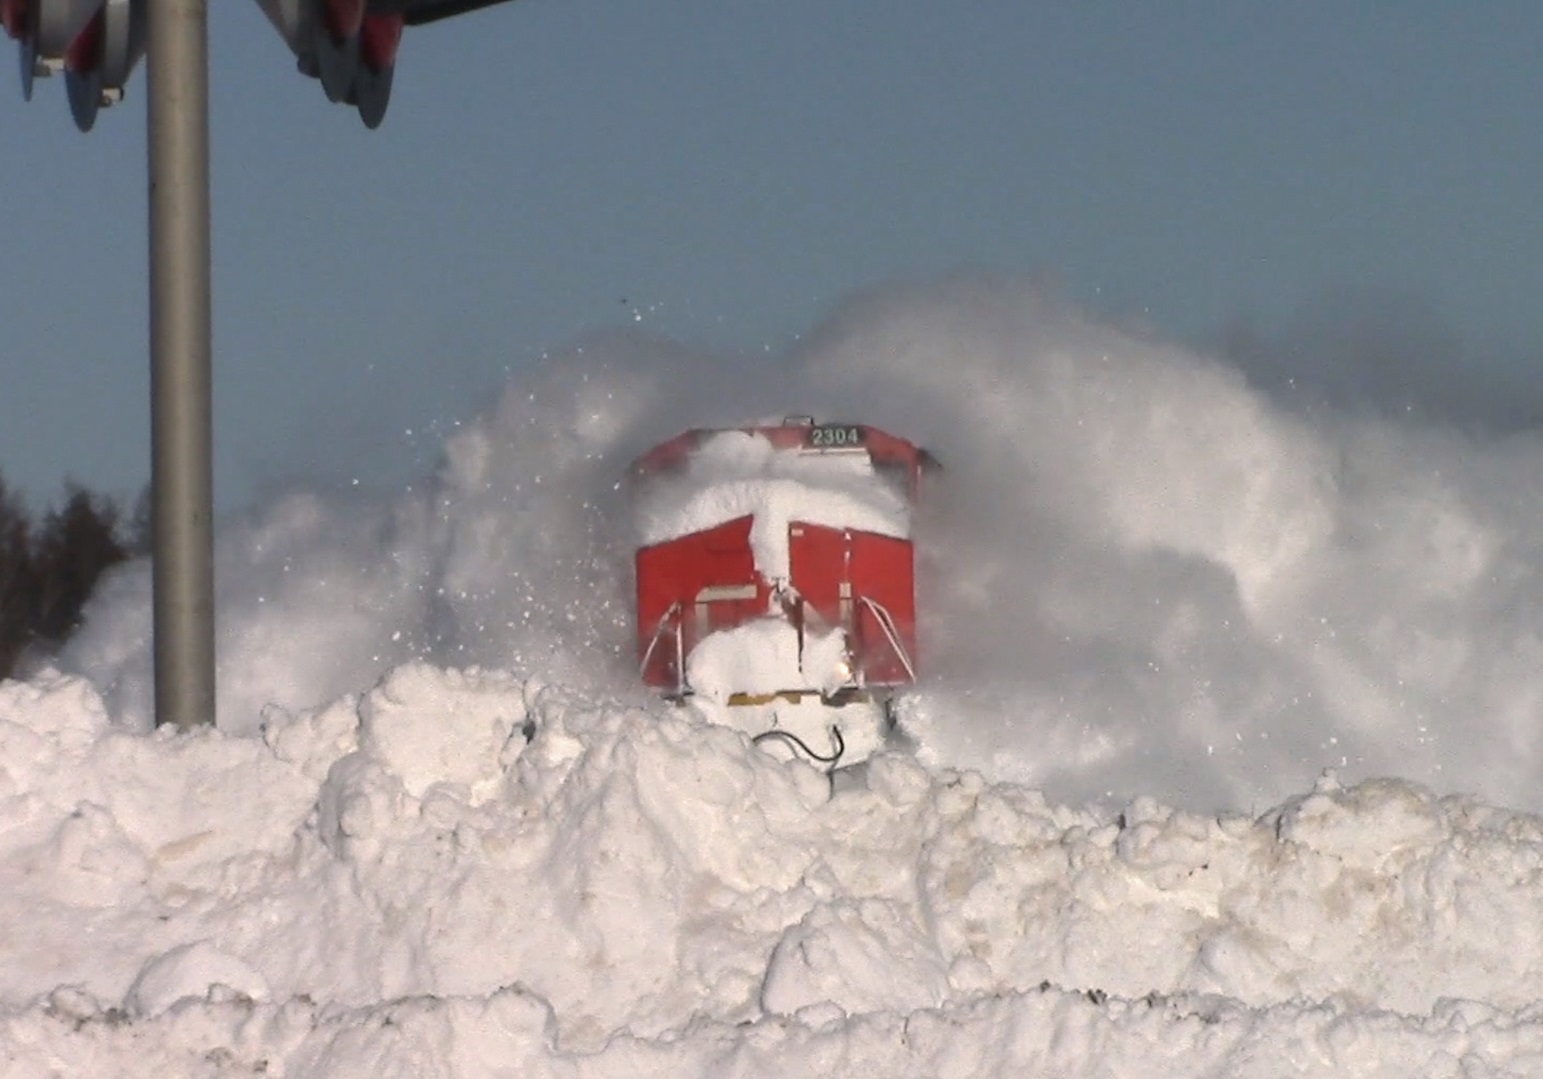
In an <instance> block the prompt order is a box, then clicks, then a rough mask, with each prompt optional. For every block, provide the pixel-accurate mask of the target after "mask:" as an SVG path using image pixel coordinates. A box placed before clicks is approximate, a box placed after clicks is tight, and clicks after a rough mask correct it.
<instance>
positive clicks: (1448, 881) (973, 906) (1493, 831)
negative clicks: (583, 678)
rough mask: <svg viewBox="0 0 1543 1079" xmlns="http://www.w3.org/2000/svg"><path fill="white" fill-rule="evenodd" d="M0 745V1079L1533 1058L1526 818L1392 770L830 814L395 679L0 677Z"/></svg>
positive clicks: (522, 689)
mask: <svg viewBox="0 0 1543 1079" xmlns="http://www.w3.org/2000/svg"><path fill="white" fill-rule="evenodd" d="M0 759H3V760H4V761H5V769H6V770H5V773H4V776H5V783H4V787H3V814H4V819H5V820H6V821H7V822H8V823H7V826H6V828H5V830H4V832H3V833H0V875H3V877H4V881H3V886H0V925H5V926H7V927H9V930H8V938H9V940H10V942H11V943H10V945H9V946H8V955H7V962H6V964H5V965H4V967H3V968H0V1043H3V1044H5V1045H6V1046H7V1053H8V1056H7V1057H6V1058H5V1067H4V1068H3V1069H0V1075H4V1076H7V1077H9V1076H17V1077H20V1076H37V1075H46V1074H50V1073H51V1071H50V1069H52V1073H53V1074H69V1075H76V1076H80V1075H115V1076H135V1075H145V1076H150V1075H163V1074H178V1075H185V1074H211V1075H215V1074H221V1075H223V1074H230V1075H235V1074H250V1073H252V1072H259V1071H262V1072H265V1073H266V1074H270V1075H284V1076H287V1077H292V1079H293V1077H304V1076H328V1077H338V1076H352V1075H358V1076H366V1075H369V1076H380V1075H403V1076H407V1075H414V1076H424V1075H445V1076H461V1075H467V1076H470V1075H499V1074H509V1075H514V1074H519V1075H527V1076H528V1075H548V1074H550V1075H575V1074H578V1075H595V1076H609V1075H630V1074H637V1073H638V1072H639V1071H645V1072H646V1071H650V1070H668V1071H669V1072H670V1073H671V1074H682V1075H703V1076H709V1075H724V1074H737V1075H745V1076H758V1075H768V1076H770V1075H783V1074H787V1073H788V1072H789V1071H790V1070H793V1071H805V1072H808V1073H812V1074H828V1075H858V1074H875V1073H877V1074H889V1075H935V1076H951V1075H952V1076H964V1075H981V1074H1006V1073H1010V1072H1012V1071H1014V1070H1023V1069H1030V1070H1032V1069H1042V1070H1049V1071H1052V1072H1060V1073H1066V1072H1085V1071H1086V1070H1087V1069H1088V1066H1089V1064H1090V1062H1097V1066H1096V1068H1094V1070H1098V1071H1101V1072H1103V1073H1120V1072H1122V1071H1125V1070H1130V1069H1135V1070H1139V1071H1140V1072H1141V1073H1142V1074H1145V1075H1152V1076H1164V1075H1174V1076H1178V1075H1186V1076H1188V1075H1196V1074H1228V1075H1278V1074H1282V1073H1283V1072H1286V1073H1291V1074H1325V1075H1327V1074H1335V1073H1338V1074H1352V1073H1353V1074H1394V1073H1395V1072H1396V1071H1398V1070H1399V1069H1402V1073H1403V1074H1411V1073H1414V1074H1421V1075H1446V1074H1450V1075H1456V1074H1472V1073H1473V1071H1474V1070H1475V1069H1478V1070H1479V1071H1480V1073H1483V1074H1526V1073H1528V1072H1529V1071H1532V1070H1533V1069H1535V1068H1537V1067H1539V1066H1543V1013H1540V1011H1539V1009H1538V1006H1537V1005H1536V1003H1535V1002H1536V1001H1537V1000H1539V999H1543V954H1540V952H1543V944H1540V942H1539V940H1538V937H1537V934H1536V933H1535V932H1534V931H1533V927H1535V926H1536V925H1537V924H1539V920H1540V919H1543V822H1540V821H1539V820H1538V819H1536V818H1534V817H1530V816H1525V815H1521V814H1515V813H1509V812H1505V811H1501V810H1498V809H1494V808H1492V807H1487V806H1484V805H1482V804H1479V803H1477V802H1475V801H1472V800H1470V799H1462V798H1453V797H1448V798H1438V797H1436V796H1434V795H1433V794H1432V793H1430V792H1429V791H1427V790H1425V789H1423V788H1421V787H1418V786H1416V785H1413V784H1410V783H1406V782H1402V781H1393V780H1384V781H1374V782H1367V783H1363V784H1360V785H1357V786H1353V787H1349V788H1344V787H1341V786H1339V785H1338V784H1337V783H1336V782H1334V781H1333V780H1332V779H1327V778H1326V779H1325V780H1323V781H1322V782H1321V783H1320V784H1319V785H1318V787H1317V788H1316V789H1314V790H1313V791H1312V792H1310V793H1308V794H1306V795H1303V796H1301V797H1298V798H1294V799H1292V800H1291V801H1289V802H1287V803H1285V804H1283V805H1281V806H1279V807H1277V808H1276V809H1273V810H1271V811H1269V812H1267V813H1265V814H1263V815H1261V816H1259V817H1257V818H1254V817H1247V816H1235V815H1227V816H1221V817H1207V816H1197V815H1193V814H1188V813H1185V812H1182V811H1178V810H1175V809H1172V808H1170V807H1167V806H1164V805H1162V804H1160V803H1158V802H1157V801H1155V800H1152V799H1149V798H1138V799H1136V800H1135V801H1133V802H1131V803H1130V804H1128V805H1127V806H1126V807H1125V808H1124V810H1123V811H1122V812H1119V813H1117V814H1114V815H1101V814H1097V813H1094V812H1091V811H1081V810H1074V809H1070V808H1067V807H1064V806H1057V805H1053V804H1051V803H1049V802H1047V801H1046V799H1045V798H1044V797H1043V796H1042V795H1040V794H1038V793H1035V792H1033V791H1030V790H1027V789H1024V788H1021V787H1015V786H1010V785H1001V784H991V783H988V782H987V781H985V780H984V779H982V777H981V776H979V775H978V774H975V773H969V772H954V771H950V770H944V771H941V772H936V773H933V772H929V771H927V770H926V769H924V768H923V767H922V766H921V765H920V764H919V763H918V762H917V761H916V760H914V759H913V758H911V757H908V756H903V755H901V756H896V755H885V756H880V757H878V758H876V759H875V760H874V761H872V762H871V764H870V765H869V766H868V770H867V775H866V780H865V782H864V783H863V784H862V785H860V786H855V787H852V788H851V789H846V790H843V791H842V792H840V793H838V794H837V795H836V796H835V797H831V796H830V792H829V788H828V786H827V783H826V780H825V777H824V776H823V775H822V774H821V773H819V772H818V771H815V770H814V769H812V768H810V767H807V766H805V765H803V764H799V763H797V762H784V761H780V760H775V759H773V758H772V757H771V756H770V755H768V754H766V753H764V752H761V751H759V750H757V749H755V748H754V747H752V746H751V745H750V744H749V742H748V741H747V740H746V739H745V737H744V736H742V735H740V734H738V733H736V732H733V731H730V730H727V729H725V728H721V727H716V726H711V725H707V724H703V723H701V722H700V721H699V720H697V719H695V718H694V717H693V715H692V714H691V713H690V712H688V711H685V710H678V709H673V708H670V707H668V706H664V705H660V706H656V707H652V708H648V709H638V708H631V707H625V706H620V705H615V704H605V703H602V702H596V701H593V700H590V699H587V698H585V697H584V696H582V695H579V694H575V693H574V692H572V691H571V690H566V689H563V688H562V687H557V686H549V685H548V686H544V685H541V684H539V683H537V682H535V681H533V680H529V679H519V678H516V677H514V676H513V675H510V674H507V673H501V672H489V671H478V670H464V671H457V670H447V669H442V668H437V667H433V666H429V665H426V664H410V665H407V666H404V667H400V668H397V669H395V670H394V671H392V672H391V673H390V674H389V675H388V676H387V677H386V678H385V679H383V680H382V682H381V683H380V684H379V685H377V686H376V687H375V688H374V689H372V690H370V691H369V692H368V693H366V694H364V695H363V696H362V697H360V698H345V699H343V700H340V701H338V702H335V703H334V704H332V705H329V706H327V707H325V708H322V709H318V710H314V711H307V712H302V713H298V714H292V715H291V714H273V715H271V716H270V719H269V723H268V725H267V727H266V728H265V730H264V732H263V737H262V738H261V739H251V738H232V737H228V736H226V735H222V734H218V733H213V732H209V733H204V734H198V735H191V736H170V735H159V734H158V735H156V736H154V737H144V736H141V735H133V734H127V733H124V732H122V731H118V730H115V729H113V728H112V727H111V726H110V725H109V724H108V723H107V722H106V721H105V718H104V715H103V710H102V704H101V700H100V698H99V697H98V696H97V694H96V693H95V692H94V691H93V690H92V689H91V688H90V687H89V686H87V685H86V684H85V683H84V682H82V681H81V680H79V679H75V678H70V677H66V676H61V675H50V676H47V677H43V678H41V679H39V680H37V681H35V682H34V683H31V684H28V685H21V684H18V683H7V684H5V686H4V687H3V690H0ZM1464 1069H1467V1071H1464ZM1486 1069H1487V1070H1486Z"/></svg>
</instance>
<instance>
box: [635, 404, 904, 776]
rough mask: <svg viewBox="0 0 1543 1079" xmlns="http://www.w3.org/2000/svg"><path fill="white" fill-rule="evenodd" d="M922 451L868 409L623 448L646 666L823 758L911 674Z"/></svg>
mask: <svg viewBox="0 0 1543 1079" xmlns="http://www.w3.org/2000/svg"><path fill="white" fill-rule="evenodd" d="M932 465H933V461H932V459H931V457H930V455H928V454H927V453H926V451H924V450H921V449H919V448H918V447H916V446H914V445H912V444H911V443H909V442H907V441H905V440H904V439H900V438H897V437H896V436H894V435H891V434H888V433H887V432H884V431H881V430H879V429H878V428H875V427H871V426H868V425H865V424H850V423H841V424H830V423H815V422H814V421H813V419H811V418H809V417H788V418H786V419H784V420H783V421H782V422H780V423H776V424H757V425H750V426H745V427H738V428H721V429H720V428H713V429H708V428H698V429H693V430H690V431H686V432H683V433H682V434H680V435H677V436H676V437H675V438H672V439H670V440H668V441H666V442H664V443H661V444H660V445H658V446H656V447H654V448H653V449H652V450H650V451H649V452H648V453H646V454H644V455H643V456H642V457H640V458H638V460H637V461H636V462H635V463H634V465H633V469H632V476H633V480H634V492H635V494H636V499H635V504H636V508H637V525H638V534H639V545H638V549H637V552H636V558H635V566H636V578H637V579H636V585H637V607H636V616H637V644H638V661H639V672H640V675H641V677H642V678H643V681H644V682H645V683H646V684H647V685H649V686H651V687H653V688H655V689H657V690H659V691H661V692H662V693H664V694H665V695H666V696H668V697H670V698H672V699H675V700H678V701H681V702H683V703H687V704H689V705H691V706H692V707H695V708H697V709H699V710H700V711H702V712H703V713H704V714H705V715H707V716H708V718H710V719H712V720H714V721H716V722H720V723H724V724H726V725H729V726H733V727H737V728H739V729H741V730H744V731H746V732H747V733H749V734H751V735H752V736H753V737H755V738H757V740H758V741H763V742H766V743H768V744H770V745H780V746H782V747H784V748H786V749H788V750H791V751H794V752H796V753H798V754H801V755H803V756H804V757H806V758H807V759H810V760H813V761H817V762H821V763H825V764H828V765H830V766H831V767H832V768H835V767H837V766H838V765H840V766H846V765H849V764H854V763H857V762H859V761H861V760H863V759H866V758H867V757H869V756H871V755H872V754H873V753H874V752H877V751H878V750H879V749H880V748H882V746H883V745H884V744H886V742H888V741H890V740H891V739H892V738H893V737H894V711H893V707H892V705H893V698H894V694H895V693H896V692H898V691H899V690H900V689H902V688H903V687H905V686H907V685H910V684H911V683H913V682H915V680H916V677H917V666H916V663H917V660H916V655H917V653H916V597H915V551H914V546H913V542H912V538H911V517H912V510H913V509H914V507H915V504H916V500H917V498H918V497H919V495H920V490H921V482H922V475H923V473H924V471H926V470H928V469H930V468H931V467H932Z"/></svg>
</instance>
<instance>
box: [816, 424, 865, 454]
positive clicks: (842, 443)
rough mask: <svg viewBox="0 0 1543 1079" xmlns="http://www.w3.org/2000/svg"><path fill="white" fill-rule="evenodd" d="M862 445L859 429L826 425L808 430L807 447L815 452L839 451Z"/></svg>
mask: <svg viewBox="0 0 1543 1079" xmlns="http://www.w3.org/2000/svg"><path fill="white" fill-rule="evenodd" d="M862 444H863V430H862V428H861V427H852V426H841V425H826V426H821V427H811V428H809V437H808V445H809V447H810V448H811V449H816V450H839V449H845V448H847V447H851V446H861V445H862Z"/></svg>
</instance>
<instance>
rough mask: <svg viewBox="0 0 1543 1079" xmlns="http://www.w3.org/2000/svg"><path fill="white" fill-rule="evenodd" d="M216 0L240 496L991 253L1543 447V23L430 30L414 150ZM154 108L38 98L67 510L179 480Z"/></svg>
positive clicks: (624, 25)
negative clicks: (638, 337)
mask: <svg viewBox="0 0 1543 1079" xmlns="http://www.w3.org/2000/svg"><path fill="white" fill-rule="evenodd" d="M211 8H212V11H211V14H210V19H211V68H212V73H213V99H212V102H211V123H212V141H213V148H214V163H213V169H214V185H215V186H214V193H213V200H214V201H213V205H214V218H215V221H214V228H215V235H214V259H215V281H214V290H215V311H214V317H215V364H216V371H215V380H216V381H215V386H216V389H215V393H216V402H215V407H216V413H215V422H216V448H215V452H216V462H215V463H216V471H215V476H216V488H217V500H218V502H219V505H220V507H221V508H222V509H223V510H227V511H228V510H231V509H235V508H239V507H241V506H243V505H246V504H249V503H250V502H251V501H252V500H254V499H256V498H260V497H262V495H263V494H264V493H265V492H268V491H271V490H273V489H275V488H280V487H284V486H287V485H290V484H293V483H297V482H306V483H322V484H328V485H332V484H351V483H353V482H354V481H358V482H359V483H361V484H364V485H367V486H371V487H385V488H390V487H392V486H396V485H400V484H403V483H407V482H410V481H411V480H412V479H413V478H414V477H416V476H417V475H420V474H422V473H423V472H425V471H426V470H428V469H429V468H430V467H432V465H433V463H434V461H435V459H436V457H437V454H438V451H439V447H440V443H441V441H442V438H443V436H444V434H445V432H447V431H449V430H451V429H453V428H454V427H455V426H456V425H457V424H458V423H460V422H463V421H465V420H467V419H469V418H470V417H472V416H473V415H475V414H476V413H477V412H478V411H479V410H480V409H481V408H482V407H484V405H485V403H486V402H488V401H489V400H490V399H491V398H492V395H493V394H494V393H495V392H496V391H497V390H498V389H499V387H500V386H501V385H502V384H503V383H504V382H505V381H506V380H507V378H508V377H510V375H511V374H517V373H518V371H519V370H520V369H521V368H522V367H523V366H525V365H528V364H529V363H531V361H532V360H534V359H535V358H537V357H539V356H541V355H542V354H543V353H545V352H549V351H556V350H561V349H565V348H567V347H569V346H571V345H572V344H573V343H575V342H577V341H581V340H582V339H583V338H584V337H585V335H587V334H590V333H593V332H595V331H598V330H603V329H606V328H608V327H613V326H616V325H625V324H631V323H634V322H635V323H636V324H638V325H639V326H640V327H641V328H642V329H643V330H645V331H647V332H649V333H653V334H658V335H664V336H668V337H672V338H675V339H678V340H680V341H682V342H684V343H686V344H687V345H688V346H691V347H694V348H699V349H705V350H709V351H713V352H717V353H721V354H722V355H723V356H724V362H725V363H733V362H746V361H745V360H744V359H743V358H744V357H751V356H755V357H763V358H762V359H758V360H756V361H755V362H776V361H777V357H779V356H781V355H782V354H783V353H784V351H785V350H786V349H787V348H788V347H789V346H790V345H791V344H792V343H793V342H795V341H796V340H797V339H798V338H799V337H800V336H801V335H804V334H807V333H808V332H809V331H810V330H811V329H812V328H814V327H815V326H816V325H818V323H819V322H820V320H821V319H822V318H823V317H824V316H825V315H826V314H828V313H829V312H830V311H831V310H832V309H834V308H836V307H837V306H839V305H840V304H841V303H842V301H843V299H844V298H845V297H848V296H850V295H851V294H852V293H854V292H856V291H862V290H868V289H872V288H875V287H882V286H883V285H884V284H885V283H886V282H891V281H896V280H901V281H917V280H927V279H930V278H936V277H941V276H943V275H946V274H949V273H953V272H956V271H959V270H973V271H986V272H1000V273H1006V274H1021V275H1038V276H1041V277H1043V278H1044V279H1045V280H1046V281H1048V282H1052V283H1054V284H1055V286H1056V287H1058V288H1059V289H1061V290H1062V291H1063V292H1064V293H1065V294H1066V295H1067V296H1069V297H1070V298H1071V299H1073V300H1074V301H1076V302H1078V303H1080V304H1083V305H1085V306H1087V307H1089V308H1091V309H1093V310H1095V311H1098V312H1101V313H1104V314H1107V315H1108V316H1109V317H1111V318H1114V319H1117V320H1121V321H1135V322H1141V323H1145V324H1147V325H1150V326H1151V327H1152V328H1153V329H1154V330H1155V331H1156V332H1157V333H1159V334H1162V335H1166V336H1170V337H1174V338H1178V339H1182V340H1185V341H1190V342H1194V343H1197V344H1199V345H1201V346H1203V347H1214V348H1218V349H1223V348H1225V349H1228V350H1231V351H1232V352H1234V353H1235V354H1236V355H1237V357H1238V360H1239V362H1240V363H1242V364H1244V366H1245V367H1247V368H1248V369H1249V370H1250V373H1251V374H1253V375H1254V376H1255V377H1257V378H1259V379H1260V380H1262V381H1265V382H1273V383H1284V382H1285V380H1287V379H1292V380H1295V382H1294V383H1293V384H1296V383H1297V382H1300V383H1303V384H1307V385H1309V386H1310V387H1313V388H1315V389H1316V390H1317V391H1319V392H1320V394H1321V396H1323V397H1327V398H1330V399H1337V398H1344V399H1347V400H1349V399H1354V400H1355V401H1356V402H1362V401H1370V402H1371V403H1373V404H1389V403H1391V404H1394V405H1397V404H1399V403H1400V402H1407V403H1409V404H1410V405H1411V406H1418V407H1420V408H1421V409H1422V410H1424V411H1427V412H1432V413H1435V414H1436V415H1438V417H1439V416H1441V415H1443V414H1448V415H1449V417H1450V418H1451V419H1453V420H1455V421H1458V422H1462V423H1465V424H1477V425H1485V424H1490V425H1493V426H1496V427H1500V428H1505V429H1514V428H1517V427H1528V426H1531V425H1532V424H1533V421H1534V420H1537V421H1538V422H1543V404H1540V402H1543V390H1540V389H1539V388H1538V387H1539V384H1540V383H1543V375H1540V374H1538V371H1539V363H1538V361H1539V359H1540V358H1543V311H1540V308H1539V305H1538V302H1537V297H1538V295H1539V293H1540V288H1539V286H1540V284H1543V214H1540V213H1539V212H1538V209H1537V190H1538V188H1537V185H1538V178H1539V177H1540V176H1543V124H1540V122H1539V117H1540V115H1543V62H1540V60H1539V45H1540V43H1543V9H1539V8H1538V7H1537V6H1536V5H1531V4H1523V3H1493V4H1487V5H1483V6H1482V7H1474V8H1468V9H1466V10H1465V9H1464V8H1463V7H1461V6H1460V5H1455V4H1448V3H1439V4H1438V3H1415V2H1411V3H1404V4H1399V5H1391V4H1378V5H1372V4H1363V5H1340V4H1329V3H1308V4H1300V5H1289V6H1286V5H1265V4H1253V3H1249V4H1237V3H1222V2H1215V3H1210V2H1199V0H1196V2H1187V3H1181V4H1172V5H1147V4H1136V3H1095V4H1070V3H1052V4H1025V3H1022V2H1021V0H1012V2H1009V0H981V2H978V3H973V4H968V5H944V4H938V3H936V2H922V0H882V2H881V0H845V2H842V3H836V4H833V3H829V2H828V0H787V2H782V3H750V2H748V0H713V2H710V3H709V2H707V0H673V2H669V3H665V2H661V0H584V2H578V0H519V2H517V3H513V4H509V5H506V6H504V7H501V8H498V9H494V10H491V11H487V12H481V13H476V14H472V15H468V16H466V17H464V18H461V19H455V20H451V21H449V22H447V23H444V24H441V25H438V26H433V27H426V28H421V29H418V30H414V31H409V33H408V35H407V36H406V38H405V40H404V43H403V48H402V52H401V57H400V63H399V68H398V73H397V81H396V93H395V98H394V101H393V104H392V107H391V112H390V115H389V116H388V117H387V120H386V123H385V125H384V126H383V127H382V128H381V129H380V130H379V131H376V132H368V131H366V130H364V129H363V127H362V126H361V125H360V124H359V123H358V121H357V119H356V118H355V117H354V116H353V115H352V114H351V113H350V112H349V111H348V110H345V109H342V108H338V107H335V106H330V105H328V104H327V103H326V101H325V100H324V99H323V97H322V94H321V91H320V88H319V86H318V85H317V84H316V83H314V82H312V81H311V80H308V79H304V78H302V77H300V76H298V75H296V74H294V72H293V61H292V59H291V58H290V56H289V54H288V52H287V50H286V49H285V48H284V46H283V44H282V43H281V42H280V40H279V39H278V37H277V36H276V35H275V34H273V32H272V31H271V29H270V27H269V26H268V24H267V22H266V20H265V19H264V18H263V17H262V15H261V13H260V11H259V10H258V8H257V6H256V5H255V4H251V3H236V2H230V0H215V2H213V3H211ZM10 84H11V86H13V87H14V86H15V80H14V77H13V78H12V79H11V80H10ZM143 87H144V79H143V72H142V71H141V72H139V73H137V74H136V76H135V80H134V82H133V83H132V84H131V85H130V88H129V97H128V99H127V100H126V101H125V102H124V104H123V105H121V106H119V107H118V108H115V109H113V110H111V111H109V112H107V113H104V115H103V116H102V117H101V118H100V119H99V121H98V124H97V129H96V131H95V132H93V133H92V134H91V135H89V136H81V135H79V134H77V133H76V132H75V130H74V129H73V127H72V126H71V124H70V122H69V118H68V111H67V108H66V106H65V102H64V94H63V87H62V85H50V84H48V83H40V84H39V86H38V93H37V95H36V98H35V100H34V101H33V102H32V103H31V104H30V105H26V106H24V105H23V104H22V103H21V101H20V98H19V94H17V93H16V92H15V91H14V90H12V91H11V92H10V94H9V96H8V97H0V191H3V193H4V198H5V205H6V207H7V208H8V210H9V213H8V214H7V219H6V222H5V224H4V226H3V231H4V234H5V237H6V239H5V241H4V243H3V245H0V250H3V251H4V252H5V254H6V255H8V256H9V258H8V263H9V271H10V281H9V285H8V287H7V288H5V289H3V290H0V327H3V329H0V472H3V474H4V476H5V477H6V479H7V481H8V482H10V483H11V484H13V485H16V486H19V487H21V488H22V489H23V490H24V491H26V492H27V493H28V495H29V496H30V497H32V498H33V499H34V501H36V502H38V503H43V502H46V501H47V500H48V499H50V498H53V497H55V496H56V495H57V493H58V491H59V488H60V485H61V484H62V483H63V481H64V480H65V478H66V477H72V478H74V479H76V480H79V481H81V482H84V483H86V484H88V485H90V486H92V487H96V488H100V489H104V490H108V491H113V492H117V493H123V494H131V493H132V492H133V491H135V490H136V489H137V488H138V487H139V486H140V485H141V484H142V483H143V482H144V481H145V479H146V478H147V477H148V472H149V449H148V445H149V442H148V433H147V423H148V392H149V390H148V382H149V379H148V359H147V355H146V353H147V343H146V342H147V330H146V324H145V283H144V279H145V266H144V252H145V208H144V207H145V179H144V175H145V164H144V116H143V103H144V96H143Z"/></svg>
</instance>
